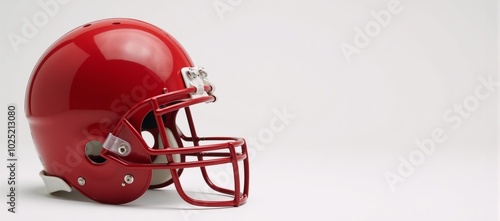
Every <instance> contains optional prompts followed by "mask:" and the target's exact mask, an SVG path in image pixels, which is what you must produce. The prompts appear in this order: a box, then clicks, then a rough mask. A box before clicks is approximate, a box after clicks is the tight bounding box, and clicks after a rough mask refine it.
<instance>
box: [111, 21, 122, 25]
mask: <svg viewBox="0 0 500 221" xmlns="http://www.w3.org/2000/svg"><path fill="white" fill-rule="evenodd" d="M111 24H113V25H119V24H121V23H120V22H113V23H111Z"/></svg>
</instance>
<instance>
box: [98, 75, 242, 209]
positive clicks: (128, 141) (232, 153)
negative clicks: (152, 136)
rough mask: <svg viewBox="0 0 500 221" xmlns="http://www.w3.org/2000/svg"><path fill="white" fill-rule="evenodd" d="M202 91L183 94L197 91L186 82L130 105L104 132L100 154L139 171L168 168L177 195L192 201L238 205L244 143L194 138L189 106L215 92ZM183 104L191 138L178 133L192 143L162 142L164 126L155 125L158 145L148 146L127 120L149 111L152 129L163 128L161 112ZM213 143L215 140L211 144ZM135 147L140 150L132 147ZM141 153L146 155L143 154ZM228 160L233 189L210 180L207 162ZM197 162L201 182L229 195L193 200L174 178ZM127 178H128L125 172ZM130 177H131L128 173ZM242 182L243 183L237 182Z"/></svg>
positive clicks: (165, 139)
mask: <svg viewBox="0 0 500 221" xmlns="http://www.w3.org/2000/svg"><path fill="white" fill-rule="evenodd" d="M202 89H203V91H204V92H206V93H207V96H197V97H195V98H186V97H188V96H189V95H192V94H198V95H199V93H200V87H189V88H186V89H183V90H179V91H174V92H170V93H166V94H162V95H158V96H156V97H152V98H149V99H147V100H144V101H143V102H140V103H138V104H137V105H135V106H134V107H132V108H131V109H130V110H129V112H128V113H127V114H125V115H124V117H123V118H122V119H121V120H120V121H119V123H118V125H117V127H116V128H115V129H114V130H113V132H112V133H110V134H109V136H108V138H107V139H106V141H105V142H104V144H103V149H102V151H101V156H102V157H104V158H105V159H107V160H112V161H115V162H117V163H118V164H120V165H122V166H123V167H125V168H135V169H144V170H148V171H151V170H155V169H162V170H165V169H167V170H169V171H170V173H171V175H172V181H173V183H174V185H175V188H176V189H177V190H178V192H179V195H180V196H181V197H182V198H183V199H184V200H185V201H186V202H188V203H190V204H193V205H197V206H210V207H225V206H240V205H242V204H244V203H245V202H246V200H247V198H248V189H249V160H248V152H247V146H246V142H245V140H244V139H243V138H237V137H199V136H198V135H197V133H196V128H195V126H194V122H193V118H192V115H191V111H190V109H189V106H191V105H195V104H198V103H203V102H213V101H215V97H214V96H213V95H212V92H213V85H211V84H209V85H208V84H204V85H203V87H202ZM182 108H184V109H185V111H186V117H187V120H188V125H189V130H190V133H191V137H189V136H186V135H184V134H183V133H182V132H180V130H178V134H179V137H180V139H182V140H184V141H185V142H191V143H192V144H193V146H189V147H179V148H170V147H169V145H168V143H169V142H168V139H169V138H168V136H167V133H166V131H165V130H159V132H160V137H161V140H162V142H163V146H164V147H165V148H164V149H151V148H149V147H148V146H147V144H146V142H145V141H144V139H143V138H142V136H141V134H140V132H139V131H138V130H137V129H136V127H134V126H133V125H134V124H133V123H131V118H133V117H134V115H136V114H137V113H148V112H150V111H151V110H152V112H153V113H154V117H155V120H156V124H157V125H158V128H165V126H166V125H165V122H164V120H163V118H162V116H164V115H166V114H169V113H173V112H175V111H178V110H179V109H182ZM203 141H209V142H211V143H210V144H206V145H201V144H200V142H203ZM213 142H218V143H213ZM135 148H141V149H140V150H134V149H135ZM144 155H146V156H144ZM161 155H163V156H165V157H166V159H167V161H168V162H167V163H154V164H153V163H151V161H149V162H144V161H143V162H139V163H138V162H136V161H132V162H131V161H130V160H126V159H136V158H138V157H142V159H144V158H145V157H146V158H151V157H156V156H161ZM174 155H180V156H182V159H184V158H185V157H186V156H190V157H196V160H194V161H189V162H187V161H184V160H182V161H181V162H176V161H174ZM241 161H242V165H243V168H242V170H243V173H244V174H243V177H240V165H239V162H241ZM221 164H231V165H232V169H233V170H232V172H233V176H234V177H233V178H234V189H233V190H231V189H227V188H223V187H221V186H218V185H216V184H214V182H212V180H211V179H210V177H209V175H208V172H207V168H206V167H207V166H212V165H221ZM193 167H200V169H201V173H202V176H203V179H204V180H205V182H206V183H207V185H208V186H209V187H210V188H211V189H213V190H215V191H217V192H219V193H223V194H226V195H229V196H231V197H233V200H218V201H209V200H199V199H194V198H192V197H190V196H188V195H187V194H186V192H185V191H184V189H183V187H182V185H181V182H180V180H179V176H180V172H178V170H182V169H184V168H193ZM129 178H130V177H129ZM132 178H133V176H132ZM241 184H243V185H241Z"/></svg>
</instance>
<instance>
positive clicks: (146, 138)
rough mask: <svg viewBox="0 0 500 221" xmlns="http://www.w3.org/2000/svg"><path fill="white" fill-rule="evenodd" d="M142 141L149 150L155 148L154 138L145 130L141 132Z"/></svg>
mask: <svg viewBox="0 0 500 221" xmlns="http://www.w3.org/2000/svg"><path fill="white" fill-rule="evenodd" d="M141 135H142V139H144V141H145V142H146V144H147V145H148V147H149V148H153V147H154V146H155V137H154V136H153V134H152V133H151V132H149V131H147V130H144V131H142V132H141Z"/></svg>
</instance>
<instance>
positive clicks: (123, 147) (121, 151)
mask: <svg viewBox="0 0 500 221" xmlns="http://www.w3.org/2000/svg"><path fill="white" fill-rule="evenodd" d="M127 150H128V147H127V146H126V145H124V144H122V145H120V146H119V147H118V153H119V154H125V153H126V152H127Z"/></svg>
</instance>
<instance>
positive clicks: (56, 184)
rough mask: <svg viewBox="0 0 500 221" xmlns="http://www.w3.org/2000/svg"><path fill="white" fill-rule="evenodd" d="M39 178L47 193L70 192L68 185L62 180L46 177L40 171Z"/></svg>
mask: <svg viewBox="0 0 500 221" xmlns="http://www.w3.org/2000/svg"><path fill="white" fill-rule="evenodd" d="M40 177H42V180H43V182H44V183H45V187H46V188H47V191H49V193H54V192H58V191H66V192H71V190H72V189H71V186H70V185H68V184H67V183H66V182H65V181H64V180H63V179H61V178H59V177H56V176H47V175H45V172H44V171H43V170H42V171H40Z"/></svg>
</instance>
